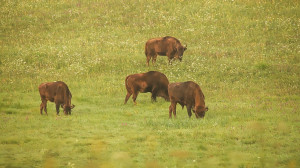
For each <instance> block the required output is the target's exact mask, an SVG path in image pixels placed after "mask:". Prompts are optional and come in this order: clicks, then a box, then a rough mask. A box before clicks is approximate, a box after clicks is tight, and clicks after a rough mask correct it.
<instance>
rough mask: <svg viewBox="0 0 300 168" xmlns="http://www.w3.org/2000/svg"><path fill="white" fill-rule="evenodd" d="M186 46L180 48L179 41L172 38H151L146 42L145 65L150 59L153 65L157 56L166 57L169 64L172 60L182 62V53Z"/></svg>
mask: <svg viewBox="0 0 300 168" xmlns="http://www.w3.org/2000/svg"><path fill="white" fill-rule="evenodd" d="M186 49H187V48H186V46H185V47H184V46H182V45H181V43H180V41H179V40H177V39H176V38H174V37H170V36H166V37H159V38H153V39H150V40H148V41H147V42H146V45H145V55H146V57H147V65H148V66H149V61H150V59H151V58H152V64H154V63H155V61H156V58H157V55H161V56H168V60H169V63H171V60H172V59H174V58H176V59H177V58H178V59H179V60H180V61H181V60H182V55H183V52H184V51H185V50H186Z"/></svg>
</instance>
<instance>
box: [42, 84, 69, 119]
mask: <svg viewBox="0 0 300 168" xmlns="http://www.w3.org/2000/svg"><path fill="white" fill-rule="evenodd" d="M39 91H40V96H41V100H42V103H41V105H40V113H41V114H42V111H43V109H44V111H45V113H46V114H47V115H48V113H47V101H48V100H49V101H50V102H54V103H55V104H56V114H57V115H59V106H61V107H62V108H63V109H64V113H65V115H68V114H69V115H71V109H73V108H74V107H75V105H71V98H72V94H71V92H70V90H69V88H68V86H67V85H66V84H65V83H64V82H61V81H58V82H48V83H42V84H41V85H40V86H39Z"/></svg>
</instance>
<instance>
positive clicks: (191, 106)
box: [168, 81, 208, 118]
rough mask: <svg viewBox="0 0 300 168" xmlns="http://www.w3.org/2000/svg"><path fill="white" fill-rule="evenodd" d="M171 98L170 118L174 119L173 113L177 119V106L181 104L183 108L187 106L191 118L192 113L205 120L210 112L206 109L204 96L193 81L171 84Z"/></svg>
mask: <svg viewBox="0 0 300 168" xmlns="http://www.w3.org/2000/svg"><path fill="white" fill-rule="evenodd" d="M168 91H169V97H170V101H171V105H170V107H169V118H172V112H173V115H174V117H175V118H176V104H177V103H179V104H180V105H181V106H182V108H183V107H184V106H186V109H187V112H188V115H189V117H190V118H191V116H192V112H191V110H193V112H194V113H195V115H196V118H203V117H204V115H205V112H206V111H207V110H208V108H207V107H205V102H204V95H203V93H202V91H201V89H200V87H199V85H198V84H196V83H195V82H192V81H188V82H182V83H171V84H170V85H169V86H168Z"/></svg>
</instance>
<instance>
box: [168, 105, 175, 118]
mask: <svg viewBox="0 0 300 168" xmlns="http://www.w3.org/2000/svg"><path fill="white" fill-rule="evenodd" d="M172 112H173V115H174V118H176V103H175V102H171V105H170V106H169V118H172Z"/></svg>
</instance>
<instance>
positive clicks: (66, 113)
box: [63, 104, 75, 115]
mask: <svg viewBox="0 0 300 168" xmlns="http://www.w3.org/2000/svg"><path fill="white" fill-rule="evenodd" d="M74 107H75V105H74V104H72V105H71V106H70V105H64V106H63V109H64V113H65V115H68V114H70V115H71V109H73V108H74Z"/></svg>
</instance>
